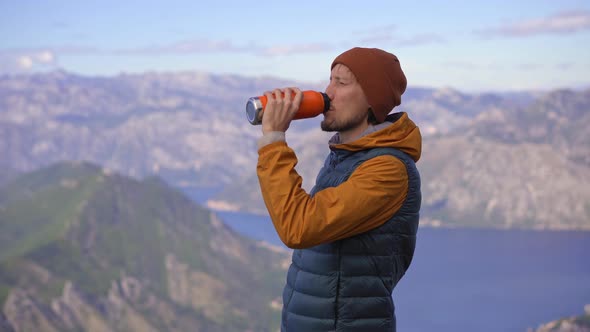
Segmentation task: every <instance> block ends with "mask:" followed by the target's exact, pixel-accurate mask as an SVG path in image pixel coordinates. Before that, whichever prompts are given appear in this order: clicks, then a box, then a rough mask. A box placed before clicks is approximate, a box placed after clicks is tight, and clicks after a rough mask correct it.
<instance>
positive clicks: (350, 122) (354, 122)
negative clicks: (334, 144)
mask: <svg viewBox="0 0 590 332" xmlns="http://www.w3.org/2000/svg"><path fill="white" fill-rule="evenodd" d="M366 121H367V114H362V113H359V114H355V115H354V116H353V117H351V118H348V119H343V120H341V121H340V122H339V121H337V120H335V121H332V122H331V123H326V119H324V120H323V121H322V123H321V124H320V126H321V128H322V130H323V131H326V132H332V131H338V132H342V131H347V130H351V129H354V128H356V127H358V126H359V125H360V124H362V123H363V122H366Z"/></svg>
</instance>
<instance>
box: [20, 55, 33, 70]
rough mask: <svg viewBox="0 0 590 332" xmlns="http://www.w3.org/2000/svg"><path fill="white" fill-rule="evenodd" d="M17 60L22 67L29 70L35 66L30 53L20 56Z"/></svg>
mask: <svg viewBox="0 0 590 332" xmlns="http://www.w3.org/2000/svg"><path fill="white" fill-rule="evenodd" d="M16 62H17V64H18V66H19V68H20V69H24V70H29V69H31V68H33V59H32V58H31V57H30V56H28V55H22V56H19V57H18V58H17V59H16Z"/></svg>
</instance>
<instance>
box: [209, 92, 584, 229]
mask: <svg viewBox="0 0 590 332" xmlns="http://www.w3.org/2000/svg"><path fill="white" fill-rule="evenodd" d="M589 110H590V90H587V91H578V92H576V91H571V90H563V91H554V92H550V93H547V94H546V95H542V96H540V97H539V98H538V99H537V100H535V101H534V102H533V103H532V104H530V105H529V106H526V107H515V108H512V109H497V110H489V111H486V112H481V113H479V114H478V115H477V116H475V117H474V118H473V119H472V120H471V121H469V122H468V123H465V124H463V125H458V126H457V127H454V129H452V130H451V131H450V132H448V133H446V134H436V135H430V136H428V135H426V137H425V139H424V142H423V143H424V144H423V154H422V159H421V160H420V161H419V162H418V168H419V169H420V171H421V175H422V189H423V209H422V216H423V218H422V224H423V225H432V226H463V227H492V228H527V229H530V228H533V229H590V167H589V166H590V165H589V164H588V158H590V157H589V156H590V143H589V142H590V137H588V135H589V134H588V133H589V132H590V131H588V130H587V128H588V126H589V125H590V111H589ZM409 113H410V116H411V117H413V115H414V114H415V112H414V111H413V110H411V111H409ZM314 142H315V144H313V143H311V142H308V144H307V145H306V146H305V148H306V149H307V150H308V151H314V153H312V154H311V156H310V159H309V160H304V161H303V162H300V163H299V164H298V166H297V168H298V170H299V172H300V173H301V175H302V176H303V177H304V179H306V178H307V179H312V181H313V179H315V173H317V170H319V167H321V164H322V160H323V158H324V157H325V155H326V154H327V146H326V143H325V142H326V141H323V142H318V141H314ZM290 144H291V143H290ZM292 145H293V147H294V149H295V151H296V152H297V153H298V155H299V154H300V153H301V152H300V151H301V150H302V149H301V147H300V146H299V145H298V144H297V142H296V143H294V144H292ZM308 155H309V153H308ZM312 170H313V171H312ZM309 187H311V184H310V183H309V182H308V188H309ZM240 188H247V190H242V189H240ZM253 188H256V189H253ZM245 191H246V192H248V193H249V194H248V195H246V194H243V193H244V192H245ZM242 194H243V195H242ZM260 197H261V195H260V190H259V188H258V187H257V179H256V177H255V175H251V177H250V179H246V180H243V182H241V183H240V184H239V186H234V187H228V188H227V189H226V190H225V191H224V192H222V193H220V194H219V195H218V196H217V197H216V198H214V202H215V203H216V204H217V205H222V204H220V203H219V202H218V201H228V202H234V204H235V206H232V207H233V208H244V209H246V208H247V209H249V210H255V211H257V212H259V213H265V207H264V204H263V203H262V202H261V200H260Z"/></svg>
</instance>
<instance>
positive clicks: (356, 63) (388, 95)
mask: <svg viewBox="0 0 590 332" xmlns="http://www.w3.org/2000/svg"><path fill="white" fill-rule="evenodd" d="M338 63H340V64H343V65H345V66H346V67H348V68H349V69H350V71H352V73H353V74H354V76H356V79H357V81H358V82H359V84H360V86H361V88H362V89H363V91H364V93H365V96H366V97H367V101H368V102H369V104H370V105H371V109H372V110H373V114H374V115H375V118H376V119H377V121H379V123H381V122H383V121H385V117H387V114H389V112H391V110H392V109H393V108H394V107H395V106H398V105H399V104H401V101H402V94H403V93H404V91H406V86H407V84H408V82H407V80H406V76H405V75H404V72H403V71H402V68H401V66H400V63H399V60H398V59H397V57H396V56H395V55H393V54H391V53H388V52H385V51H383V50H381V49H378V48H361V47H355V48H352V49H350V50H348V51H346V52H344V53H342V54H340V55H339V56H337V57H336V59H334V62H332V67H331V68H334V66H335V65H336V64H338Z"/></svg>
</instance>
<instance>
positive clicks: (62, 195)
mask: <svg viewBox="0 0 590 332" xmlns="http://www.w3.org/2000/svg"><path fill="white" fill-rule="evenodd" d="M288 258H289V256H288V253H287V252H286V251H285V250H284V249H281V248H274V247H272V246H270V245H268V244H265V243H261V242H257V241H254V240H250V239H248V238H245V237H242V236H240V235H238V234H236V233H235V232H233V231H232V230H231V229H229V228H228V227H227V226H225V225H224V224H223V223H222V222H221V220H220V219H219V218H218V217H217V216H216V214H215V213H213V212H212V211H210V210H208V209H206V208H204V207H201V206H199V205H197V204H195V203H194V202H193V201H191V200H190V199H189V198H187V197H186V196H185V195H184V194H183V193H181V192H180V191H179V190H178V189H175V188H173V187H171V186H169V185H168V184H167V183H165V182H164V181H163V180H161V179H160V178H158V177H149V178H146V179H144V180H141V181H140V180H135V179H132V178H129V177H126V176H123V175H120V174H118V173H116V172H113V171H112V170H109V169H106V168H102V167H100V166H97V165H94V164H89V163H84V162H61V163H56V164H53V165H50V166H47V167H45V168H42V169H40V170H37V171H33V172H28V173H25V174H21V175H19V176H17V177H16V178H14V179H13V180H12V181H10V182H8V183H6V184H5V185H3V186H1V187H0V308H1V309H2V310H0V312H1V313H0V331H276V330H277V329H278V326H279V322H280V321H279V319H280V308H281V299H280V294H281V289H282V286H283V283H284V274H285V272H286V271H285V269H286V266H287V264H288ZM252 317H256V319H252Z"/></svg>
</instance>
